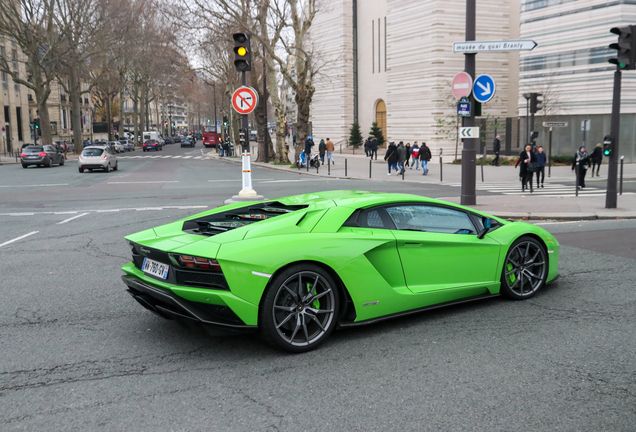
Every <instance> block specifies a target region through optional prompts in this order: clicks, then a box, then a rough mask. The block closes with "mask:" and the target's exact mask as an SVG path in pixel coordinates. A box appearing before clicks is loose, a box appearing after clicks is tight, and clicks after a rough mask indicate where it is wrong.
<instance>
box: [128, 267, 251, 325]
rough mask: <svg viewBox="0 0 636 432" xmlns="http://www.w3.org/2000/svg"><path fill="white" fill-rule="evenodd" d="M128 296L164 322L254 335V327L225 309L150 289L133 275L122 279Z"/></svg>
mask: <svg viewBox="0 0 636 432" xmlns="http://www.w3.org/2000/svg"><path fill="white" fill-rule="evenodd" d="M121 278H122V280H123V281H124V283H125V284H126V286H127V287H128V293H129V294H130V295H131V296H132V297H133V298H134V299H135V300H137V301H138V302H139V303H140V304H141V305H142V306H143V307H145V308H146V309H148V310H149V311H151V312H153V313H155V314H157V315H159V316H161V317H163V318H167V319H184V320H187V321H191V322H195V323H199V324H202V325H204V326H214V327H221V328H224V329H229V330H242V331H254V330H256V329H257V326H255V325H247V324H245V323H244V322H243V321H241V320H240V318H238V316H237V315H236V314H234V312H233V311H232V309H230V308H229V307H228V306H220V305H215V304H209V303H200V302H195V301H191V300H186V299H184V298H183V297H179V296H177V295H175V294H174V293H172V292H170V291H169V290H165V289H162V288H158V287H154V286H151V285H150V284H148V283H146V282H145V281H143V280H141V279H140V278H138V277H136V276H132V275H124V276H122V277H121Z"/></svg>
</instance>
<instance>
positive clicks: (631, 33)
mask: <svg viewBox="0 0 636 432" xmlns="http://www.w3.org/2000/svg"><path fill="white" fill-rule="evenodd" d="M610 32H611V33H614V34H616V35H618V43H613V44H610V46H609V47H610V48H611V49H615V50H617V53H616V58H611V59H609V62H610V63H612V64H615V65H617V66H618V68H619V69H625V70H634V69H636V34H635V33H636V26H633V25H630V26H625V27H614V28H612V29H611V30H610Z"/></svg>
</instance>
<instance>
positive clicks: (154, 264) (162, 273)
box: [141, 258, 170, 279]
mask: <svg viewBox="0 0 636 432" xmlns="http://www.w3.org/2000/svg"><path fill="white" fill-rule="evenodd" d="M141 269H142V270H143V271H144V273H148V274H151V275H153V276H157V277H159V278H161V279H165V278H167V277H168V270H169V269H170V266H169V265H168V264H162V263H160V262H158V261H155V260H151V259H150V258H144V264H143V265H142V266H141Z"/></svg>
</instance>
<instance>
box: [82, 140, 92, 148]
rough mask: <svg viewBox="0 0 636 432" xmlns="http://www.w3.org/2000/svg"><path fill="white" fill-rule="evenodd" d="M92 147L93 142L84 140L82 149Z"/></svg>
mask: <svg viewBox="0 0 636 432" xmlns="http://www.w3.org/2000/svg"><path fill="white" fill-rule="evenodd" d="M92 145H93V141H91V140H84V148H86V147H88V146H92Z"/></svg>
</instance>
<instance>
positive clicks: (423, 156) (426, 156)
mask: <svg viewBox="0 0 636 432" xmlns="http://www.w3.org/2000/svg"><path fill="white" fill-rule="evenodd" d="M432 157H433V156H432V155H431V149H430V148H428V146H427V145H426V143H425V142H423V143H422V147H420V151H419V153H418V158H419V159H420V162H422V175H427V174H428V162H429V161H430V160H431V158H432Z"/></svg>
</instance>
